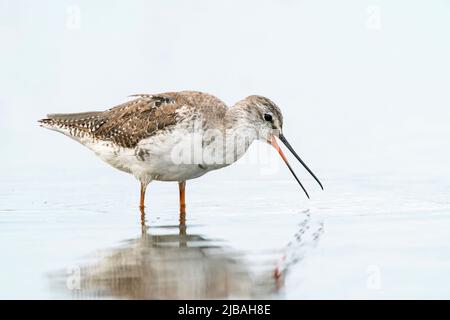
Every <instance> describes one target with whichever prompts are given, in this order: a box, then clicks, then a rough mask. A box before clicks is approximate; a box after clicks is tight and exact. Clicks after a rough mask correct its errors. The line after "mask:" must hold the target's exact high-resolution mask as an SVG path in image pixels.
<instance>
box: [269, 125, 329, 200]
mask: <svg viewBox="0 0 450 320" xmlns="http://www.w3.org/2000/svg"><path fill="white" fill-rule="evenodd" d="M278 138H279V139H280V140H281V142H283V144H284V145H285V146H286V147H287V148H288V149H289V151H290V152H291V153H292V154H293V155H294V156H295V157H296V158H297V160H298V161H299V162H300V163H301V164H302V165H303V167H305V169H306V171H308V172H309V173H310V174H311V175H312V177H313V178H314V179H315V180H316V181H317V183H318V184H319V185H320V187H321V188H322V190H323V186H322V183H320V181H319V179H318V178H317V177H316V176H315V175H314V173H313V172H312V171H311V170H310V169H309V168H308V166H307V165H306V164H305V163H304V162H303V160H302V159H300V157H299V156H298V154H297V153H296V152H295V151H294V149H293V148H292V147H291V145H290V144H289V142H288V141H287V140H286V138H285V137H284V136H283V135H282V134H281V133H280V135H279V137H278ZM270 144H271V145H272V146H273V147H274V148H275V149H276V150H277V151H278V153H279V154H280V156H281V158H282V159H283V160H284V162H285V163H286V165H287V167H288V168H289V170H290V171H291V173H292V175H293V176H294V178H295V180H297V182H298V184H299V185H300V187H302V189H303V191H304V192H305V194H306V196H307V197H308V199H309V194H308V192H306V190H305V188H304V187H303V185H302V183H301V182H300V180H299V179H298V178H297V175H296V174H295V172H294V170H292V167H291V166H290V164H289V162H288V161H287V159H286V156H285V155H284V153H283V151H282V150H281V148H280V146H279V145H278V143H277V140H276V139H275V136H272V138H271V141H270Z"/></svg>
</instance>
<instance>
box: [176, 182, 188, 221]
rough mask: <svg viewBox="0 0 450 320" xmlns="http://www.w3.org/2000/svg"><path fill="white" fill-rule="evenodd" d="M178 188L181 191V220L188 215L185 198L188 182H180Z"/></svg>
mask: <svg viewBox="0 0 450 320" xmlns="http://www.w3.org/2000/svg"><path fill="white" fill-rule="evenodd" d="M178 188H179V189H180V218H181V216H182V215H185V214H186V198H185V195H186V193H185V189H186V181H180V182H178Z"/></svg>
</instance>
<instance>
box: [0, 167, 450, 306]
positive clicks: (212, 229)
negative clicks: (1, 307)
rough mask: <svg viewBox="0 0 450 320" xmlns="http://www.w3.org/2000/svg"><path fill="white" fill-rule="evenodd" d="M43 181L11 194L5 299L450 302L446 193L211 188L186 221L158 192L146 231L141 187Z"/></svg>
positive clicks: (4, 196)
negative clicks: (307, 196)
mask: <svg viewBox="0 0 450 320" xmlns="http://www.w3.org/2000/svg"><path fill="white" fill-rule="evenodd" d="M32 177H33V178H32V179H29V178H28V179H26V178H21V179H18V178H15V177H11V178H8V179H6V180H4V181H3V183H2V184H1V185H0V194H1V196H0V216H1V219H0V238H1V241H0V250H1V251H0V252H2V253H3V255H2V264H1V272H0V277H1V280H0V283H2V286H1V289H0V297H1V298H60V299H66V298H100V299H103V298H120V299H123V298H125V299H127V298H276V299H278V298H402V297H403V298H430V297H446V298H449V297H450V241H449V240H450V235H449V232H448V230H449V227H450V196H449V191H450V190H449V187H448V186H446V185H445V184H444V183H440V182H439V181H436V180H422V181H405V180H401V179H399V180H395V179H390V180H389V179H384V178H383V177H379V179H377V180H376V181H377V182H370V181H367V179H364V180H362V179H357V178H353V179H341V178H335V179H328V180H325V181H324V184H325V187H326V191H325V192H319V191H317V190H316V189H314V187H312V185H313V184H312V182H309V181H308V182H307V184H308V185H309V187H310V189H312V190H313V191H312V199H313V200H310V201H308V200H306V199H305V198H304V196H303V195H302V194H301V193H300V191H299V189H298V186H297V185H295V182H294V181H291V180H287V181H270V182H269V181H263V180H261V181H224V182H220V183H217V182H214V183H213V182H212V180H209V178H207V177H205V178H201V179H198V180H194V181H190V182H189V184H188V189H187V192H188V193H187V197H188V212H187V215H186V216H185V217H182V218H183V219H181V220H180V217H179V215H178V213H177V205H178V204H177V201H178V199H177V197H178V192H177V184H176V183H154V184H151V185H150V189H149V196H148V199H147V208H146V211H145V216H144V217H143V219H142V220H141V213H140V211H139V210H138V208H137V206H136V205H137V197H138V184H137V183H136V182H135V181H133V180H132V179H131V178H129V177H126V176H117V175H113V174H111V175H105V176H103V175H102V174H100V175H97V176H96V177H95V178H93V177H87V176H86V174H83V173H81V174H80V175H78V176H77V175H69V174H67V173H61V174H53V175H52V176H49V175H47V174H46V173H41V174H37V175H36V174H34V175H32ZM49 177H51V178H49ZM69 181H70V183H68V182H69ZM380 181H383V183H380ZM268 185H270V187H267V186H268Z"/></svg>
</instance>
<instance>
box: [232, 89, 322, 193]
mask: <svg viewBox="0 0 450 320" xmlns="http://www.w3.org/2000/svg"><path fill="white" fill-rule="evenodd" d="M240 104H241V106H242V107H243V108H242V109H243V110H245V111H244V112H245V113H246V119H247V122H248V123H251V124H252V127H253V128H255V129H256V131H257V138H258V140H260V141H264V142H267V143H269V144H270V145H272V146H273V147H274V148H275V149H276V150H277V151H278V153H279V154H280V156H281V158H282V159H283V161H284V162H285V163H286V165H287V166H288V168H289V170H290V171H291V173H292V175H293V176H294V178H295V179H296V180H297V182H298V183H299V184H300V186H301V187H302V189H303V191H304V192H305V194H306V196H307V197H308V198H309V195H308V192H306V190H305V188H304V187H303V185H302V184H301V182H300V180H299V179H298V178H297V175H296V174H295V172H294V170H293V169H292V167H291V166H290V164H289V162H288V160H287V158H286V156H285V155H284V153H283V151H282V150H281V148H280V146H279V145H278V143H277V139H279V140H280V141H281V142H282V143H283V144H284V145H285V146H286V147H287V148H288V149H289V151H290V152H291V153H292V154H293V155H294V156H295V158H297V160H298V161H299V162H300V163H301V164H302V165H303V166H304V167H305V169H306V170H307V171H308V172H309V173H310V174H311V175H312V177H313V178H314V179H315V180H316V181H317V183H319V185H320V187H321V188H322V190H323V186H322V183H321V182H320V181H319V179H318V178H317V177H316V176H315V175H314V173H313V172H312V171H311V170H310V169H309V168H308V166H307V165H306V164H305V163H304V162H303V160H302V159H301V158H300V157H299V156H298V154H297V153H296V152H295V150H294V148H292V146H291V145H290V144H289V142H288V141H287V139H286V137H285V136H284V135H283V115H282V113H281V110H280V108H279V107H278V106H277V105H276V104H275V103H274V102H273V101H271V100H270V99H268V98H265V97H262V96H257V95H253V96H249V97H247V98H245V99H244V100H243V101H241V102H240Z"/></svg>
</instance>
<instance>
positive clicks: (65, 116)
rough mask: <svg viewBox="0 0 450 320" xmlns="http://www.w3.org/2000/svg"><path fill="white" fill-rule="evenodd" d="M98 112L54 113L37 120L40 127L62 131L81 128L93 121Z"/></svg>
mask: <svg viewBox="0 0 450 320" xmlns="http://www.w3.org/2000/svg"><path fill="white" fill-rule="evenodd" d="M100 113H101V112H99V111H91V112H82V113H55V114H49V115H47V117H46V118H44V119H40V120H38V122H39V123H40V125H41V127H43V128H47V129H51V130H56V131H63V130H67V129H70V128H74V127H78V128H80V127H83V126H85V124H87V123H88V122H92V120H93V119H96V118H98V116H99V114H100Z"/></svg>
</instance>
